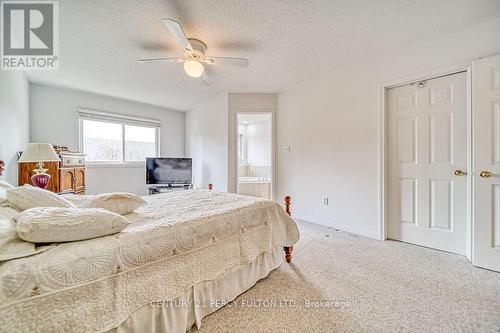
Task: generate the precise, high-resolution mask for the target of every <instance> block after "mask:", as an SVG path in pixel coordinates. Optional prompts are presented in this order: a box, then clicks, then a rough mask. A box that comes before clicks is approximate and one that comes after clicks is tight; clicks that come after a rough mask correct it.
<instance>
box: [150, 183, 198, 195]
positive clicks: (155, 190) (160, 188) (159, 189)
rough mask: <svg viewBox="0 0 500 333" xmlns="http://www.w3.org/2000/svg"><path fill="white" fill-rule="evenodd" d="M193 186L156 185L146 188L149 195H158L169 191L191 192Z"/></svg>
mask: <svg viewBox="0 0 500 333" xmlns="http://www.w3.org/2000/svg"><path fill="white" fill-rule="evenodd" d="M192 188H193V184H158V185H153V186H150V187H149V188H148V190H149V195H153V194H160V193H165V192H171V191H179V190H191V189H192Z"/></svg>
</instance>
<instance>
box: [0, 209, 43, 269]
mask: <svg viewBox="0 0 500 333" xmlns="http://www.w3.org/2000/svg"><path fill="white" fill-rule="evenodd" d="M18 214H19V213H18V212H17V211H16V210H14V209H12V208H9V207H0V262H1V261H6V260H11V259H17V258H22V257H27V256H31V255H33V254H37V253H40V252H43V251H45V250H46V249H48V248H49V246H36V245H35V244H33V243H30V242H25V241H23V240H22V239H21V238H19V236H18V235H17V232H16V222H15V221H14V218H15V217H16V216H17V215H18Z"/></svg>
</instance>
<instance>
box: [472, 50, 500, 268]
mask: <svg viewBox="0 0 500 333" xmlns="http://www.w3.org/2000/svg"><path fill="white" fill-rule="evenodd" d="M472 73H473V90H474V93H473V96H474V97H473V99H474V169H475V174H474V225H473V243H472V262H473V264H474V265H476V266H481V267H484V268H488V269H492V270H495V271H500V56H495V57H491V58H487V59H483V60H479V61H477V62H475V63H474V64H473V69H472Z"/></svg>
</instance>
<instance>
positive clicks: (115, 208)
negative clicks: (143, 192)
mask: <svg viewBox="0 0 500 333" xmlns="http://www.w3.org/2000/svg"><path fill="white" fill-rule="evenodd" d="M146 204H147V202H146V200H144V199H143V198H141V197H140V196H138V195H137V194H132V193H120V192H117V193H105V194H99V195H96V196H94V197H91V198H89V199H88V200H85V201H84V202H82V203H81V204H79V205H78V207H79V208H104V209H107V210H109V211H110V212H113V213H116V214H120V215H126V214H129V213H132V212H133V211H134V210H136V209H137V208H139V207H141V206H144V205H146Z"/></svg>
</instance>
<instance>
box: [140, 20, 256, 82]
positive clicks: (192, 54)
mask: <svg viewBox="0 0 500 333" xmlns="http://www.w3.org/2000/svg"><path fill="white" fill-rule="evenodd" d="M162 21H163V23H165V25H166V26H167V28H168V30H169V31H170V33H171V34H172V35H173V36H174V38H175V40H176V41H177V43H178V44H179V46H180V47H181V48H182V49H183V50H184V57H183V58H153V59H141V60H139V63H141V64H144V63H154V62H177V63H184V71H185V72H186V74H187V75H189V76H191V77H195V78H198V77H199V78H201V80H202V82H203V84H205V85H208V77H207V74H206V72H205V67H204V66H203V64H207V65H221V66H237V67H242V68H247V67H248V66H249V65H250V63H249V62H248V59H246V58H229V57H212V56H207V55H206V52H207V45H206V44H205V43H203V42H202V41H201V40H199V39H195V38H187V37H186V34H185V33H184V30H182V27H181V25H180V24H179V23H178V22H176V21H174V20H171V19H164V20H162Z"/></svg>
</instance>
